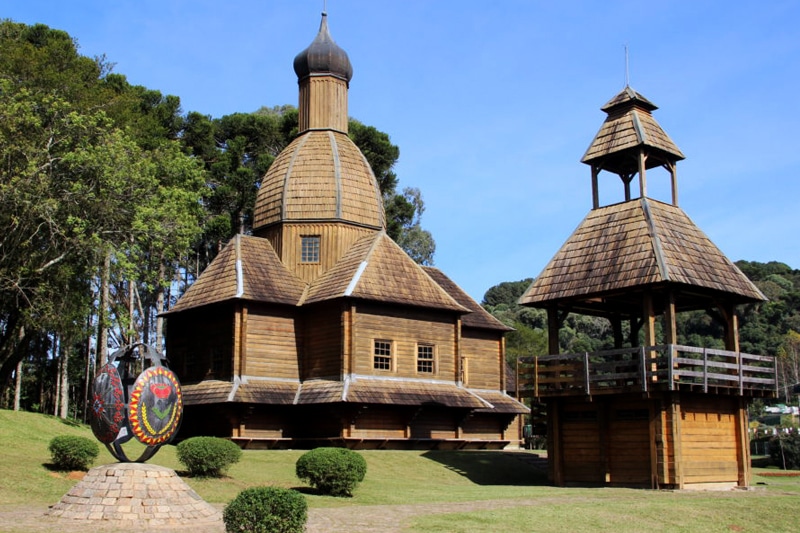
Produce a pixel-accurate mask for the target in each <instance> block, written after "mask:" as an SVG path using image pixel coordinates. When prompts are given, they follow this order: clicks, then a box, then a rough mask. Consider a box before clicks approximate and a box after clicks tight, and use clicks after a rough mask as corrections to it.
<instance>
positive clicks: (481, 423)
mask: <svg viewBox="0 0 800 533" xmlns="http://www.w3.org/2000/svg"><path fill="white" fill-rule="evenodd" d="M516 418H517V417H514V420H516ZM507 427H509V425H508V424H506V423H505V422H504V421H502V420H501V419H500V417H497V416H490V415H484V414H481V413H476V414H474V415H472V416H470V417H469V418H467V419H466V420H464V421H463V422H462V424H461V438H463V439H466V440H502V439H504V438H506V437H505V436H504V433H505V431H506V428H507ZM511 433H513V432H511ZM515 439H516V433H514V434H513V435H512V436H511V438H510V440H515Z"/></svg>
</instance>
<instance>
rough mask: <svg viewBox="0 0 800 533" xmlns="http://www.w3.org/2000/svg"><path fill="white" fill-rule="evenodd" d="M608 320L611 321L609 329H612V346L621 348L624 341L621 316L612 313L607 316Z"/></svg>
mask: <svg viewBox="0 0 800 533" xmlns="http://www.w3.org/2000/svg"><path fill="white" fill-rule="evenodd" d="M609 321H610V322H611V329H612V330H613V331H614V348H622V344H623V343H624V342H625V341H624V338H623V336H622V317H621V316H620V315H614V316H612V317H609Z"/></svg>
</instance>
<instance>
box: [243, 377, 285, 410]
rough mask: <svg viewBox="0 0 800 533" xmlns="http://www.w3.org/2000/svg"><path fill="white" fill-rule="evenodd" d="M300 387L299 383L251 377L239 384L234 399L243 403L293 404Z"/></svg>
mask: <svg viewBox="0 0 800 533" xmlns="http://www.w3.org/2000/svg"><path fill="white" fill-rule="evenodd" d="M299 387H300V384H299V383H290V382H285V381H269V380H261V379H258V380H254V379H251V380H248V381H247V382H245V383H242V384H241V385H239V387H238V388H237V389H236V393H235V394H234V397H233V400H234V401H235V402H241V403H268V404H277V405H292V403H294V399H295V396H297V389H298V388H299Z"/></svg>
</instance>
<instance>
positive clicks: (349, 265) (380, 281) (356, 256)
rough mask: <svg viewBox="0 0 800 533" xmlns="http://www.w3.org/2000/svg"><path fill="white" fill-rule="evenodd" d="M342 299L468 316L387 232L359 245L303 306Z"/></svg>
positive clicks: (319, 281)
mask: <svg viewBox="0 0 800 533" xmlns="http://www.w3.org/2000/svg"><path fill="white" fill-rule="evenodd" d="M342 297H350V298H360V299H364V300H373V301H379V302H383V303H394V304H402V305H412V306H419V307H427V308H435V309H446V310H451V311H456V312H460V313H465V312H468V309H466V308H465V307H464V306H462V305H461V304H459V303H458V302H457V301H456V300H454V299H453V297H452V296H451V295H449V294H448V293H447V292H446V291H445V290H444V289H443V288H442V287H440V286H439V284H437V283H436V282H435V281H434V280H433V279H432V278H431V277H430V276H429V275H428V274H427V273H426V272H425V270H423V269H422V267H420V266H419V265H418V264H416V263H415V262H414V261H413V260H412V259H411V258H410V257H409V256H408V255H407V254H406V253H405V252H404V251H403V249H402V248H400V247H399V246H398V245H397V244H396V243H395V242H394V241H393V240H392V239H391V238H389V236H388V235H386V233H385V232H383V231H381V232H378V233H376V234H375V235H371V236H368V237H364V238H363V239H361V240H359V241H358V242H356V243H355V244H354V245H353V247H352V248H351V249H350V250H349V251H348V252H347V254H345V256H344V257H343V258H342V259H341V260H340V261H339V262H338V263H337V264H336V265H335V266H334V267H333V268H331V269H330V270H329V271H328V272H326V273H325V274H323V275H322V276H321V277H320V278H318V279H317V280H316V281H314V282H313V283H312V284H311V285H310V286H309V289H308V293H307V296H306V298H305V299H304V301H303V303H304V304H310V303H316V302H322V301H325V300H330V299H333V298H342Z"/></svg>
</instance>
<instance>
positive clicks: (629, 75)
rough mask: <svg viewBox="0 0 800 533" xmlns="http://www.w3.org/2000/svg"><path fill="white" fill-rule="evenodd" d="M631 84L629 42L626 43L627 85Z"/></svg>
mask: <svg viewBox="0 0 800 533" xmlns="http://www.w3.org/2000/svg"><path fill="white" fill-rule="evenodd" d="M630 86H631V71H630V64H629V62H628V43H625V87H630Z"/></svg>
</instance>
